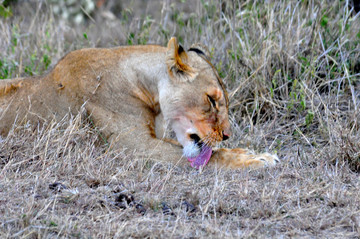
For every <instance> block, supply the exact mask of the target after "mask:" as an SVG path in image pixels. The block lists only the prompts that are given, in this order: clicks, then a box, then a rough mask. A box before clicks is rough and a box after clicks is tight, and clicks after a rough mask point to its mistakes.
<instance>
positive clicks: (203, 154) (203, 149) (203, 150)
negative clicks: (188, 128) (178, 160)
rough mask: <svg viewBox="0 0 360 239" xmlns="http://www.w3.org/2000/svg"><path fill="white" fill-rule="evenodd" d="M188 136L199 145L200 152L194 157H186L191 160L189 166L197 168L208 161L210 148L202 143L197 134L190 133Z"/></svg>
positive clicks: (210, 152)
mask: <svg viewBox="0 0 360 239" xmlns="http://www.w3.org/2000/svg"><path fill="white" fill-rule="evenodd" d="M190 138H191V139H192V140H194V143H195V144H196V145H197V146H198V147H199V149H200V153H199V155H198V156H196V157H188V160H189V162H191V167H194V168H197V169H199V168H200V167H204V166H205V165H206V164H207V163H208V162H209V160H210V157H211V154H212V149H211V147H209V146H208V145H206V144H204V143H203V142H202V141H201V139H200V137H199V136H198V135H197V134H191V135H190Z"/></svg>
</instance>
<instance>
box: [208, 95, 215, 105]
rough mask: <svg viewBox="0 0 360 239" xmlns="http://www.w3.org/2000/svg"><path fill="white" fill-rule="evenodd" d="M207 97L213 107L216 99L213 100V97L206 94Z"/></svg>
mask: <svg viewBox="0 0 360 239" xmlns="http://www.w3.org/2000/svg"><path fill="white" fill-rule="evenodd" d="M208 99H209V101H210V103H211V105H212V106H213V107H214V108H215V107H216V101H215V100H214V98H212V97H211V96H209V95H208Z"/></svg>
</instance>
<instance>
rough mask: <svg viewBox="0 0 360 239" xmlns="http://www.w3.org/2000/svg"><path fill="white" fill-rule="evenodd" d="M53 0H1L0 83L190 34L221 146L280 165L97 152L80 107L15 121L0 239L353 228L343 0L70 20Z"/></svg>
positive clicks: (352, 129)
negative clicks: (202, 62)
mask: <svg viewBox="0 0 360 239" xmlns="http://www.w3.org/2000/svg"><path fill="white" fill-rule="evenodd" d="M59 2H60V1H59ZM3 3H5V2H3ZM55 7H56V2H55V4H54V3H50V2H47V1H18V2H17V3H13V4H10V8H11V11H12V15H13V16H9V17H6V18H4V17H2V18H1V21H0V29H1V30H0V52H1V55H0V77H1V78H12V77H16V76H30V75H39V74H44V73H46V72H47V71H49V69H51V67H52V66H54V65H55V64H56V62H57V61H58V60H59V59H60V58H61V57H62V56H63V55H65V54H66V53H67V52H69V51H71V50H74V49H78V48H83V47H112V46H117V45H127V44H148V43H156V44H160V45H165V44H166V42H167V40H168V39H169V38H170V37H171V36H176V37H178V39H179V40H180V42H181V43H182V44H183V45H184V46H185V47H186V48H187V47H190V45H191V44H193V43H195V42H201V43H203V44H205V45H207V46H208V47H209V49H210V51H211V54H212V59H213V60H212V61H213V63H214V64H215V66H216V68H217V69H218V71H219V73H220V75H221V76H222V77H223V78H224V80H225V82H226V85H227V88H228V90H229V93H230V96H231V107H230V115H231V116H230V117H231V122H232V125H233V137H232V139H231V140H229V141H228V142H226V144H224V145H225V146H229V147H237V146H245V147H250V148H253V149H254V150H256V151H263V150H269V151H273V152H274V151H275V152H277V154H278V155H279V156H280V158H281V159H282V163H281V164H280V165H279V166H277V167H275V168H271V169H263V170H257V171H254V170H233V171H229V170H224V169H218V168H215V169H214V168H206V169H205V170H204V171H203V172H201V173H199V172H197V171H196V170H194V169H192V168H190V167H184V166H179V165H171V164H160V163H156V162H153V161H149V160H146V159H144V158H139V157H137V156H136V154H125V153H124V152H123V149H111V150H110V149H109V148H107V146H106V145H104V144H103V141H102V139H101V137H100V138H99V136H98V132H97V130H96V129H95V128H93V127H92V126H91V122H87V121H86V120H84V119H83V118H82V117H81V115H78V116H70V115H69V116H68V117H66V118H64V119H63V121H61V122H49V124H48V125H46V126H43V127H38V129H37V130H36V132H32V131H31V130H30V127H28V125H26V124H22V125H18V126H15V127H14V131H13V132H11V133H10V134H9V136H7V137H6V138H2V139H1V141H0V215H2V216H1V219H0V237H2V238H10V237H16V238H17V237H19V238H20V237H31V238H37V237H79V238H83V237H96V238H98V237H100V238H109V237H175V238H178V237H186V238H188V237H214V238H218V237H226V238H227V237H266V238H267V237H310V238H313V237H320V238H357V237H359V236H360V234H359V233H360V207H359V205H360V193H359V188H360V181H359V168H360V143H359V142H360V132H359V130H360V128H359V119H360V114H359V107H360V105H359V102H360V82H359V77H360V70H359V69H360V61H359V54H360V50H359V49H360V47H359V43H360V22H359V14H357V13H356V12H354V10H353V9H352V7H351V2H349V1H325V0H319V1H311V0H309V1H265V2H262V1H245V2H244V1H228V0H222V1H184V2H175V1H169V0H164V1H151V2H147V1H123V2H122V4H119V3H117V2H116V1H107V2H106V3H105V4H104V5H102V6H101V8H96V9H95V10H94V11H92V12H89V13H82V14H84V16H85V17H86V15H89V16H90V18H89V17H87V19H88V20H87V21H86V22H83V23H81V24H79V25H76V24H74V23H73V21H71V19H64V18H61V17H59V15H57V14H54V11H53V9H54V8H55ZM63 10H64V11H65V10H66V8H64V9H63ZM54 183H55V184H54ZM124 195H125V196H126V197H130V196H133V197H134V199H131V198H130V199H129V200H125V202H124V201H123V200H122V198H123V197H124ZM124 208H125V209H124Z"/></svg>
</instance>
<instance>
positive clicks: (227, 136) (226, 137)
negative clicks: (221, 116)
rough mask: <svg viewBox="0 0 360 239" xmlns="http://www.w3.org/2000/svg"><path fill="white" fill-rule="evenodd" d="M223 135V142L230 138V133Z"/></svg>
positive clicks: (223, 133)
mask: <svg viewBox="0 0 360 239" xmlns="http://www.w3.org/2000/svg"><path fill="white" fill-rule="evenodd" d="M222 135H223V139H222V140H223V141H224V140H227V139H229V138H230V132H227V131H225V130H224V131H223V132H222Z"/></svg>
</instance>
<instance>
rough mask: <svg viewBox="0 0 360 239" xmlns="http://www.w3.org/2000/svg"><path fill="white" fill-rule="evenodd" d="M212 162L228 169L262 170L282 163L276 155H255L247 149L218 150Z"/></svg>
mask: <svg viewBox="0 0 360 239" xmlns="http://www.w3.org/2000/svg"><path fill="white" fill-rule="evenodd" d="M211 161H213V162H216V163H218V164H220V165H221V166H225V167H228V168H262V167H267V166H274V165H276V164H277V163H279V162H280V160H279V158H278V156H277V155H275V154H269V153H263V154H254V153H252V152H250V151H249V150H246V149H241V148H236V149H217V150H216V151H215V152H214V154H213V156H212V158H211Z"/></svg>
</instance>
